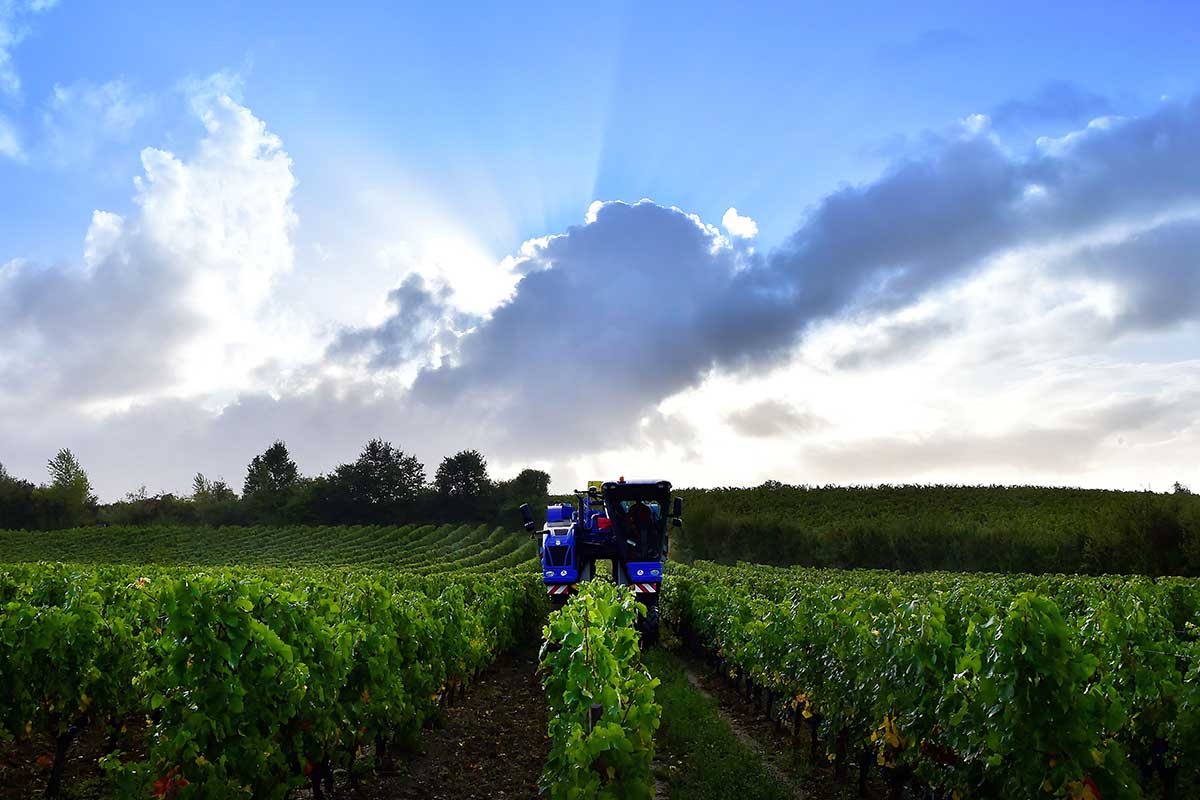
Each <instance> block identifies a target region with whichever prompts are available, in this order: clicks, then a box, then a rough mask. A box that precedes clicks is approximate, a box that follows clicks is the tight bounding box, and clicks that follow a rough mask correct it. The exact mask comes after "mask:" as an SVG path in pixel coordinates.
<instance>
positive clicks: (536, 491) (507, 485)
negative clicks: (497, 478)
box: [503, 468, 550, 503]
mask: <svg viewBox="0 0 1200 800" xmlns="http://www.w3.org/2000/svg"><path fill="white" fill-rule="evenodd" d="M503 487H504V495H505V496H506V497H511V498H513V499H520V500H521V502H526V503H532V502H535V501H538V500H542V499H544V498H545V497H546V496H547V495H549V494H550V473H549V472H545V471H543V470H540V469H531V468H526V469H523V470H521V471H520V472H518V473H517V477H515V478H513V479H512V480H508V481H504V482H503Z"/></svg>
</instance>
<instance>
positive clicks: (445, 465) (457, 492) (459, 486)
mask: <svg viewBox="0 0 1200 800" xmlns="http://www.w3.org/2000/svg"><path fill="white" fill-rule="evenodd" d="M433 483H434V486H436V487H437V492H438V494H439V495H441V496H442V497H445V498H452V499H454V498H458V499H462V498H478V497H480V496H482V495H484V494H486V493H487V492H488V491H489V490H490V489H491V488H492V481H491V479H490V478H488V472H487V461H486V460H485V459H484V457H483V456H482V455H481V454H480V453H479V451H478V450H462V451H460V452H458V453H455V454H454V455H452V456H446V457H445V458H444V459H442V463H441V465H440V466H438V469H437V474H436V475H435V476H434V478H433Z"/></svg>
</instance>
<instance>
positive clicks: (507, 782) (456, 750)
mask: <svg viewBox="0 0 1200 800" xmlns="http://www.w3.org/2000/svg"><path fill="white" fill-rule="evenodd" d="M531 638H533V640H532V641H530V642H529V643H527V644H524V645H521V646H520V647H518V648H517V649H516V650H514V651H512V652H511V653H508V654H506V655H503V656H501V657H500V658H499V659H498V660H497V661H496V663H495V664H493V665H492V667H491V668H490V669H488V670H487V672H486V673H485V674H484V675H483V676H482V677H481V678H480V680H479V682H478V683H477V684H475V686H474V687H472V689H471V691H470V693H469V694H468V695H467V696H466V698H464V699H463V701H462V703H460V704H459V705H456V706H455V707H453V708H450V709H448V710H447V711H446V712H445V717H444V719H443V720H441V722H440V723H439V724H436V725H435V726H433V727H431V728H429V729H427V730H425V731H424V732H422V734H421V747H422V751H421V752H420V753H418V754H415V755H412V756H410V757H408V758H406V759H403V760H402V761H401V762H400V763H399V764H397V770H396V771H395V772H394V773H393V774H389V775H383V776H381V777H380V779H379V780H378V781H376V782H375V785H374V786H373V787H372V788H371V790H370V796H371V797H373V798H377V800H385V798H386V800H417V798H421V799H422V800H472V799H473V798H478V799H479V800H482V799H483V798H495V797H504V798H532V797H536V796H537V793H538V777H539V776H540V775H541V772H542V764H543V763H544V762H545V760H546V753H547V749H548V743H547V741H546V697H545V695H544V694H543V693H542V685H541V683H540V682H539V681H538V677H537V673H536V672H535V670H536V668H537V641H536V638H534V637H531Z"/></svg>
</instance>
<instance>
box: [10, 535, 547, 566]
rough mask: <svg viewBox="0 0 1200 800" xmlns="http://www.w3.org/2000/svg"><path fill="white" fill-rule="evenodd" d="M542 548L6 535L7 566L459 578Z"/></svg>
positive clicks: (286, 538) (387, 540)
mask: <svg viewBox="0 0 1200 800" xmlns="http://www.w3.org/2000/svg"><path fill="white" fill-rule="evenodd" d="M536 556H537V545H536V544H535V543H534V542H533V541H532V540H531V539H529V538H528V537H524V536H518V535H516V534H514V533H512V532H511V531H508V530H505V529H503V528H492V527H490V526H487V525H481V526H470V525H464V526H449V525H446V526H441V527H438V526H434V525H404V526H402V527H381V526H372V525H349V526H331V527H307V526H302V525H290V526H281V527H270V526H249V527H223V528H206V527H197V526H191V525H170V526H161V527H144V528H143V527H116V526H114V527H108V528H80V529H75V530H62V531H44V532H31V531H0V563H4V562H18V561H45V560H54V561H64V562H71V563H82V564H161V565H168V566H172V565H179V566H185V565H186V566H235V565H243V566H263V567H286V566H295V565H306V566H308V565H311V566H330V567H335V566H352V567H374V568H381V569H382V568H388V569H393V568H402V569H413V570H419V571H421V572H424V573H428V572H430V571H438V572H453V571H456V570H463V569H472V568H477V567H478V568H484V567H486V568H487V569H488V570H489V571H490V570H495V569H497V568H505V567H512V566H517V565H519V564H523V563H525V562H527V561H529V560H530V559H533V558H536Z"/></svg>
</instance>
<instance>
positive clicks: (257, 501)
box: [242, 441, 302, 522]
mask: <svg viewBox="0 0 1200 800" xmlns="http://www.w3.org/2000/svg"><path fill="white" fill-rule="evenodd" d="M300 488H302V487H301V479H300V469H299V468H298V467H297V466H296V462H295V461H293V460H292V457H291V455H290V454H289V453H288V449H287V445H286V444H284V443H283V442H281V441H276V442H275V443H274V444H272V445H271V446H270V447H268V448H267V449H266V450H265V451H264V452H263V453H262V454H261V455H257V456H255V457H254V458H253V459H252V460H251V461H250V465H249V467H247V469H246V482H245V483H244V484H243V486H242V498H243V500H244V501H245V503H246V505H247V507H248V510H249V512H250V515H251V517H252V518H253V519H255V520H256V521H261V522H283V521H285V516H286V513H285V511H286V510H287V509H288V508H289V502H290V500H291V499H292V494H293V493H294V492H295V491H299V489H300Z"/></svg>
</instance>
